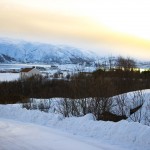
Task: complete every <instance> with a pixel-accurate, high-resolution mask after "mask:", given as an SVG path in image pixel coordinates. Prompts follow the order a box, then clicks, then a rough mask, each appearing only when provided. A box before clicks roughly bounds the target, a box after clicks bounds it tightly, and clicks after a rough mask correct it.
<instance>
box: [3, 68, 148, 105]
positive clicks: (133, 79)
mask: <svg viewBox="0 0 150 150" xmlns="http://www.w3.org/2000/svg"><path fill="white" fill-rule="evenodd" d="M147 88H150V71H148V72H142V73H140V72H138V71H122V70H115V71H114V70H112V71H105V70H97V71H95V72H93V73H91V74H88V75H87V74H86V73H79V74H77V75H74V76H72V77H71V79H70V80H63V79H62V80H48V79H45V78H42V77H31V78H28V79H26V80H18V81H11V82H1V83H0V103H16V102H23V101H25V100H26V99H27V98H32V97H33V98H52V97H64V98H72V99H77V98H87V97H96V98H99V97H101V98H103V97H104V98H108V97H111V96H114V95H117V94H121V93H124V92H129V91H134V90H141V89H147Z"/></svg>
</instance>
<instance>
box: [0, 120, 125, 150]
mask: <svg viewBox="0 0 150 150" xmlns="http://www.w3.org/2000/svg"><path fill="white" fill-rule="evenodd" d="M117 149H118V150H124V149H122V148H120V147H117V146H115V145H114V146H112V145H109V144H104V143H103V144H101V146H100V143H99V144H95V143H94V142H92V141H91V142H88V140H87V141H86V140H80V138H75V137H73V136H71V135H68V134H65V133H63V132H61V131H58V130H55V129H53V128H49V127H44V126H39V125H35V124H30V123H22V122H18V121H13V120H7V119H0V150H117Z"/></svg>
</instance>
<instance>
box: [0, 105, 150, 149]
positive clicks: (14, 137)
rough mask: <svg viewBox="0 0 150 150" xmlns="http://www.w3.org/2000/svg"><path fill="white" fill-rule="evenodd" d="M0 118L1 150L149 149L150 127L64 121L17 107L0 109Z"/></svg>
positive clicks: (91, 118) (89, 116)
mask: <svg viewBox="0 0 150 150" xmlns="http://www.w3.org/2000/svg"><path fill="white" fill-rule="evenodd" d="M0 117H1V118H0V143H1V144H0V146H1V147H2V148H1V149H2V150H3V149H4V150H9V149H12V150H17V149H18V150H19V149H29V150H32V149H44V150H48V149H50V150H51V149H53V150H55V149H56V150H63V149H64V150H70V149H71V150H74V149H78V150H80V149H82V150H97V149H99V150H101V149H105V150H117V149H118V150H123V149H124V150H125V149H126V150H127V149H128V150H129V149H130V150H149V147H150V138H149V137H150V127H149V126H145V125H142V124H140V123H135V122H128V121H120V122H118V123H114V122H104V121H96V120H95V117H94V116H93V115H92V114H87V115H86V116H84V117H69V118H64V117H62V116H61V115H58V114H54V113H44V112H41V111H38V110H26V109H22V107H21V106H20V105H19V104H16V105H0ZM5 119H11V120H5ZM12 120H15V121H21V122H22V123H21V122H14V121H12ZM23 122H24V123H23ZM30 123H34V124H30ZM38 125H42V126H45V127H41V126H38ZM54 129H55V130H54ZM56 129H57V131H56ZM64 131H65V133H64ZM12 143H13V144H12ZM106 143H107V144H106ZM11 145H13V146H11Z"/></svg>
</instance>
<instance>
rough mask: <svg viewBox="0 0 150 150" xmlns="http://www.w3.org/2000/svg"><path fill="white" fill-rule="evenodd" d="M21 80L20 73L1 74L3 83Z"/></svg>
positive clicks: (0, 77)
mask: <svg viewBox="0 0 150 150" xmlns="http://www.w3.org/2000/svg"><path fill="white" fill-rule="evenodd" d="M18 79H19V73H0V82H1V81H14V80H18Z"/></svg>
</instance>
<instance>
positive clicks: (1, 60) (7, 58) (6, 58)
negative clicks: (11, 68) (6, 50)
mask: <svg viewBox="0 0 150 150" xmlns="http://www.w3.org/2000/svg"><path fill="white" fill-rule="evenodd" d="M14 61H16V60H15V59H14V58H12V57H10V56H8V55H4V54H0V63H9V62H14Z"/></svg>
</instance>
